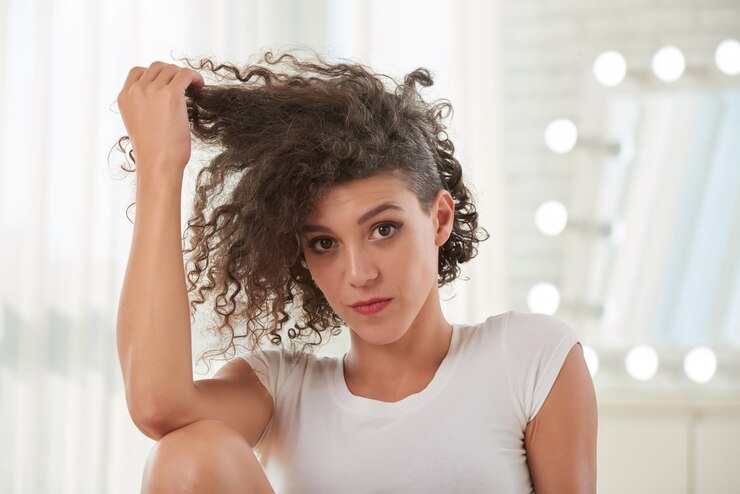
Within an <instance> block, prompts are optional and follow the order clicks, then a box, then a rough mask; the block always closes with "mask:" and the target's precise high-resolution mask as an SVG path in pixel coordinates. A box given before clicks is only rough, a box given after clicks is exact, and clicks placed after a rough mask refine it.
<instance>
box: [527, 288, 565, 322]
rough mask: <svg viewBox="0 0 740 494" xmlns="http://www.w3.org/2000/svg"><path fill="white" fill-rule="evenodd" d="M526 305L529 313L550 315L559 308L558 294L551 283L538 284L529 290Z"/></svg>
mask: <svg viewBox="0 0 740 494" xmlns="http://www.w3.org/2000/svg"><path fill="white" fill-rule="evenodd" d="M527 305H528V306H529V310H530V311H531V312H538V313H541V314H550V315H552V314H554V313H555V311H556V310H558V307H559V306H560V292H559V291H558V289H557V288H556V287H555V285H553V284H552V283H538V284H536V285H535V286H533V287H532V288H531V289H530V290H529V293H528V294H527Z"/></svg>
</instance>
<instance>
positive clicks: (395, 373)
mask: <svg viewBox="0 0 740 494" xmlns="http://www.w3.org/2000/svg"><path fill="white" fill-rule="evenodd" d="M451 341H452V326H451V325H450V323H448V322H447V320H446V319H445V317H444V314H443V313H442V308H441V306H440V303H439V295H438V290H437V289H436V287H435V289H434V290H431V291H430V294H429V297H428V299H427V302H426V303H425V304H424V306H423V308H422V310H421V311H420V312H419V314H418V315H417V317H416V318H415V319H414V321H413V322H412V324H411V326H410V327H409V328H408V330H407V331H406V332H405V333H404V335H403V336H402V337H401V338H399V339H398V340H397V341H395V342H393V343H391V344H388V345H382V346H377V345H370V344H368V343H367V342H364V341H363V340H362V339H361V338H359V337H358V336H357V335H356V334H354V332H351V343H352V344H351V349H350V351H349V352H348V353H347V355H346V356H345V359H344V375H345V380H346V381H347V383H348V385H349V383H350V382H351V383H353V384H354V385H355V387H357V388H360V387H361V388H364V389H371V388H372V389H378V390H385V391H392V390H398V389H406V388H408V387H413V386H414V385H418V384H419V383H420V382H423V381H426V382H427V383H428V381H429V380H431V378H432V377H433V376H434V374H435V373H436V371H437V369H438V368H439V366H440V364H441V363H442V361H443V360H444V358H445V356H446V355H447V352H448V351H449V348H450V343H451Z"/></svg>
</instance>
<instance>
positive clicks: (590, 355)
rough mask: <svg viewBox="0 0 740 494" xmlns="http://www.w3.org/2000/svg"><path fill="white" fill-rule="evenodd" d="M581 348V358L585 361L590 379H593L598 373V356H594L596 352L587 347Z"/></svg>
mask: <svg viewBox="0 0 740 494" xmlns="http://www.w3.org/2000/svg"><path fill="white" fill-rule="evenodd" d="M582 346H583V358H584V359H585V360H586V365H587V366H588V372H589V373H590V374H591V377H594V376H595V375H596V373H597V372H598V371H599V356H598V355H596V351H595V350H594V349H593V348H591V347H590V346H588V345H582Z"/></svg>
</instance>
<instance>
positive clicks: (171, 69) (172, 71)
mask: <svg viewBox="0 0 740 494" xmlns="http://www.w3.org/2000/svg"><path fill="white" fill-rule="evenodd" d="M179 70H180V67H178V66H177V65H167V66H166V67H165V68H163V69H162V71H161V72H160V73H159V75H158V76H157V78H156V79H155V80H154V81H153V82H152V84H153V85H157V86H166V85H167V84H169V83H170V82H172V79H173V78H174V77H175V75H176V74H177V72H178V71H179Z"/></svg>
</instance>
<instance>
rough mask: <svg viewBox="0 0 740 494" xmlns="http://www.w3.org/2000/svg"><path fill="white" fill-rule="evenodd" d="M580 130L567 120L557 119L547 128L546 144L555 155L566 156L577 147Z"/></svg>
mask: <svg viewBox="0 0 740 494" xmlns="http://www.w3.org/2000/svg"><path fill="white" fill-rule="evenodd" d="M577 140H578V129H576V124H574V123H573V122H572V121H570V120H568V119H567V118H557V119H555V120H553V121H552V122H550V123H549V124H548V125H547V128H545V144H547V147H548V148H549V149H550V150H551V151H552V152H554V153H558V154H565V153H567V152H568V151H570V150H571V149H573V146H575V145H576V141H577Z"/></svg>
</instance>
